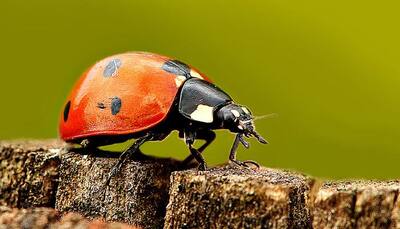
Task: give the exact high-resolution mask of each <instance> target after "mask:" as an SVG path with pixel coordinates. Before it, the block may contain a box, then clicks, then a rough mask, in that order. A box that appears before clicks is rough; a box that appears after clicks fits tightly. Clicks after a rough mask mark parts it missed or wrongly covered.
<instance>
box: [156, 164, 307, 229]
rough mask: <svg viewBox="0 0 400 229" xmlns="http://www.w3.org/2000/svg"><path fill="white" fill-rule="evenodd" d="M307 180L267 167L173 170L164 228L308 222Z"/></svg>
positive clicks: (288, 225) (301, 225) (293, 225)
mask: <svg viewBox="0 0 400 229" xmlns="http://www.w3.org/2000/svg"><path fill="white" fill-rule="evenodd" d="M312 184H313V180H312V179H311V178H308V177H306V176H303V175H301V174H296V173H292V172H287V171H282V170H274V169H267V168H261V169H259V170H252V169H247V168H241V167H232V166H225V167H219V168H215V169H211V170H209V171H205V172H200V171H194V170H190V171H180V172H174V173H173V174H172V177H171V188H170V200H169V204H168V206H167V215H166V219H165V225H164V228H310V227H311V217H310V212H309V209H308V201H307V199H308V198H309V194H310V191H311V187H312Z"/></svg>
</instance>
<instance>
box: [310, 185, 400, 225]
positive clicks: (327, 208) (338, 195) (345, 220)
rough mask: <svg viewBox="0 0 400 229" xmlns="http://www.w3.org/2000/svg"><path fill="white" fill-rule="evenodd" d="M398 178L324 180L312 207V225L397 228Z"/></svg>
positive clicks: (399, 187) (399, 186)
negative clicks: (393, 179) (389, 179)
mask: <svg viewBox="0 0 400 229" xmlns="http://www.w3.org/2000/svg"><path fill="white" fill-rule="evenodd" d="M399 189H400V182H399V181H336V182H325V183H324V184H323V185H322V187H321V188H320V189H319V191H318V193H317V195H316V198H315V202H314V210H313V216H314V219H313V226H314V228H390V227H391V228H400V224H399V222H400V221H399V202H398V199H397V197H398V193H399Z"/></svg>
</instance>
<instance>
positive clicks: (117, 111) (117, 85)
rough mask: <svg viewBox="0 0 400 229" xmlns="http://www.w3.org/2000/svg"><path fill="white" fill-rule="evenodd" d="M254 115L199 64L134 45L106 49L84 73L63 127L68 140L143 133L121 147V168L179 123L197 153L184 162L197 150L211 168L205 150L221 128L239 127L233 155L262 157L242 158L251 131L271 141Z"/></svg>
mask: <svg viewBox="0 0 400 229" xmlns="http://www.w3.org/2000/svg"><path fill="white" fill-rule="evenodd" d="M253 118H254V117H253V116H252V114H251V112H250V110H249V109H248V108H246V107H245V106H242V105H239V104H236V103H235V102H234V101H233V100H232V98H231V97H230V96H229V95H228V94H227V93H225V92H224V91H222V90H221V89H220V88H218V87H217V86H215V85H214V84H213V83H212V82H211V81H210V79H209V78H208V77H207V76H205V75H204V74H202V73H200V72H199V71H198V70H197V69H195V68H193V67H191V66H189V65H187V64H184V63H183V62H181V61H179V60H175V59H171V58H169V57H166V56H162V55H158V54H153V53H146V52H130V53H124V54H118V55H114V56H111V57H107V58H105V59H103V60H101V61H99V62H97V63H96V64H95V65H93V66H92V67H91V68H89V69H88V70H87V71H86V72H85V73H84V74H83V75H82V76H81V78H80V79H79V80H78V82H77V83H76V85H75V86H74V88H73V90H72V92H71V93H70V95H69V97H68V99H67V102H66V104H65V106H64V110H63V112H62V115H61V119H60V123H59V132H60V136H61V138H62V139H63V140H64V141H66V142H68V143H73V144H76V143H78V144H81V145H82V146H83V147H87V148H97V147H99V146H104V145H109V144H114V143H119V142H123V141H126V140H129V139H136V141H135V142H134V143H133V144H132V146H130V147H129V148H128V149H127V150H125V151H124V152H123V153H122V154H121V156H120V160H119V161H118V163H117V165H116V166H114V168H113V171H112V174H115V173H116V172H117V171H118V170H119V169H120V167H121V166H122V165H123V163H124V162H125V160H126V159H127V158H129V157H131V156H133V157H135V156H140V154H141V152H140V150H139V147H140V146H141V145H142V144H143V143H145V142H147V141H160V140H163V139H164V138H166V137H167V136H168V135H169V134H170V133H171V132H172V131H174V130H177V131H178V132H179V137H181V138H183V139H184V141H185V142H186V145H187V146H188V148H189V151H190V153H191V155H189V156H188V157H187V158H186V159H185V160H184V162H183V163H189V162H190V161H192V160H193V158H195V159H196V160H197V161H198V162H199V169H200V170H205V169H206V168H207V167H206V162H205V160H204V158H203V156H202V155H201V153H202V152H203V151H204V149H205V148H206V147H207V146H208V145H209V144H210V143H211V142H212V141H213V140H214V139H215V133H214V132H213V130H217V129H228V130H229V131H231V132H233V133H236V138H235V140H234V143H233V146H232V148H231V151H230V156H229V160H230V161H231V162H233V163H235V164H237V165H242V166H248V165H247V164H246V163H253V164H256V163H255V162H252V161H244V162H241V161H238V160H236V150H237V148H238V146H239V143H242V144H243V145H244V146H245V147H246V148H248V147H249V144H248V143H247V142H246V141H245V140H244V137H247V138H249V137H255V138H256V139H257V140H258V141H259V142H260V143H264V144H266V143H267V142H266V141H265V140H264V139H263V138H262V137H261V136H260V135H259V134H258V133H257V132H256V130H255V126H254V122H253ZM196 139H201V140H205V143H204V144H203V145H202V146H201V147H199V148H198V149H196V148H194V147H193V143H194V142H195V140H196ZM256 165H257V164H256ZM257 166H258V165H257Z"/></svg>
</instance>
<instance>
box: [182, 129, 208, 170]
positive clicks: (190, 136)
mask: <svg viewBox="0 0 400 229" xmlns="http://www.w3.org/2000/svg"><path fill="white" fill-rule="evenodd" d="M195 139H196V132H193V131H187V130H185V142H186V145H187V146H188V147H189V150H190V153H191V154H192V156H193V157H194V158H195V159H196V160H197V161H198V162H199V167H198V169H199V170H202V171H204V170H206V169H207V165H206V161H205V160H204V158H203V156H201V153H200V152H199V151H198V150H197V149H195V148H194V147H193V143H194V141H195Z"/></svg>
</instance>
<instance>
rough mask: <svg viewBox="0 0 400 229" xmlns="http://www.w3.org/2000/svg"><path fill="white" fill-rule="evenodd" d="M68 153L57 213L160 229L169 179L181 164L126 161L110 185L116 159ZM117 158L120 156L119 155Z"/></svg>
mask: <svg viewBox="0 0 400 229" xmlns="http://www.w3.org/2000/svg"><path fill="white" fill-rule="evenodd" d="M95 155H96V154H93V155H79V154H73V153H66V154H63V155H62V156H61V165H60V169H59V170H60V183H59V186H58V191H57V198H56V199H57V201H56V209H58V210H60V211H61V212H71V211H73V212H78V213H80V214H82V215H84V216H85V217H88V218H90V219H93V218H97V217H101V218H104V219H106V220H107V221H120V222H126V223H129V224H133V225H138V226H141V227H143V228H161V227H162V225H163V222H164V216H165V208H166V205H167V203H168V190H169V177H170V174H171V172H173V171H175V170H178V169H179V167H180V166H181V163H180V162H179V161H176V160H172V159H159V158H158V159H149V160H146V161H139V162H138V161H127V163H125V164H124V166H123V167H122V168H121V171H120V172H119V173H118V174H117V175H116V176H114V177H113V178H112V179H111V181H110V184H109V185H106V179H107V177H108V175H109V173H110V171H111V169H112V167H113V166H114V165H115V163H116V162H117V160H118V159H117V158H110V157H98V156H95ZM117 155H118V154H117Z"/></svg>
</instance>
